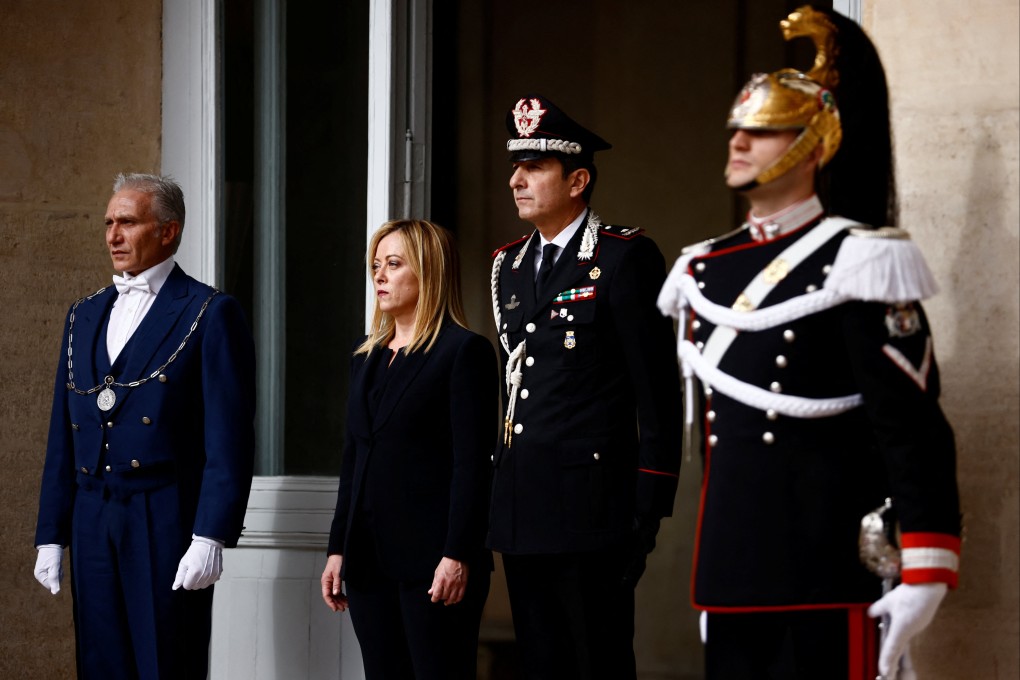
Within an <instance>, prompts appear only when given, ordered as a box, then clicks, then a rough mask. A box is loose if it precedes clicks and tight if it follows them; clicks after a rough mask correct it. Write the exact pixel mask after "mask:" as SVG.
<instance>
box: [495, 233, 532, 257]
mask: <svg viewBox="0 0 1020 680" xmlns="http://www.w3.org/2000/svg"><path fill="white" fill-rule="evenodd" d="M527 239H528V234H525V235H524V236H522V237H520V238H519V239H517V240H516V241H510V243H507V244H506V245H505V246H500V247H499V248H496V249H495V250H494V251H492V256H493V257H496V256H497V255H499V254H500V253H501V252H503V251H504V250H506V249H507V248H512V247H514V246H515V245H517V244H518V243H523V242H524V241H526V240H527Z"/></svg>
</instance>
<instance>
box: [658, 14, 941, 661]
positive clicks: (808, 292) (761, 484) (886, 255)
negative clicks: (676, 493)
mask: <svg viewBox="0 0 1020 680" xmlns="http://www.w3.org/2000/svg"><path fill="white" fill-rule="evenodd" d="M782 27H783V30H784V32H785V33H786V35H787V37H788V38H791V37H795V36H798V35H804V36H810V37H812V38H813V39H814V40H815V44H816V46H817V47H818V52H819V54H818V59H817V60H816V62H815V68H814V69H813V70H812V71H811V72H810V73H808V74H804V73H800V72H797V71H792V70H784V71H780V72H777V73H773V74H768V75H766V74H759V75H756V76H754V77H753V78H752V79H751V81H750V82H749V83H748V84H747V85H746V86H745V87H744V89H743V90H742V91H741V93H740V94H739V96H738V97H737V100H736V102H735V104H734V106H733V109H732V110H731V112H730V118H729V127H730V128H731V129H733V135H732V137H731V139H730V144H729V160H728V164H727V167H726V181H727V184H728V185H729V186H730V187H731V188H733V189H735V190H737V191H740V192H741V193H742V194H743V195H744V196H746V197H747V199H748V200H749V202H750V211H749V213H748V216H747V220H746V222H745V223H744V224H743V226H742V227H741V228H740V229H738V230H737V231H735V232H732V233H730V234H727V235H725V236H722V237H720V238H717V239H712V240H710V241H707V242H705V243H701V244H697V245H695V246H692V247H689V248H687V249H686V250H685V252H684V254H683V255H682V256H681V257H680V259H679V260H678V261H677V263H676V265H675V267H674V268H673V270H672V272H671V274H670V276H669V279H668V280H667V283H666V285H665V286H664V287H663V290H662V293H661V295H660V299H659V304H660V307H661V308H662V310H663V312H664V313H668V314H670V315H672V316H675V317H677V318H678V319H679V320H680V325H681V328H680V334H679V335H680V343H679V354H680V357H681V361H682V365H683V369H684V375H685V377H687V378H688V379H689V380H690V381H691V383H693V382H694V381H695V379H696V381H697V383H698V386H699V387H700V388H701V395H700V396H701V403H702V404H703V408H702V411H701V417H702V418H703V421H702V422H703V434H704V463H705V469H704V481H703V485H702V499H701V510H700V518H699V527H698V542H697V546H696V552H695V555H696V558H695V571H694V578H693V580H694V583H693V598H694V605H695V607H697V608H698V609H700V610H702V611H703V612H707V616H706V615H704V614H703V623H704V624H706V627H707V630H706V629H705V628H703V635H706V636H707V640H706V667H707V676H706V677H708V678H710V679H717V678H725V679H726V680H731V679H738V680H739V679H742V678H746V679H748V680H750V679H752V678H753V679H757V678H766V677H768V678H832V679H835V678H847V677H849V678H857V679H860V678H865V677H867V678H874V677H875V674H876V669H875V666H874V664H875V659H874V652H875V648H876V647H877V646H880V647H881V656H880V659H879V664H878V665H879V668H880V672H881V673H882V674H883V675H884V677H886V678H893V677H897V672H898V670H899V669H900V668H901V661H900V659H901V657H902V656H903V655H904V651H905V649H906V647H907V643H908V641H909V639H910V638H911V637H912V636H913V635H915V634H916V633H917V632H919V631H920V630H921V629H922V628H924V627H925V626H926V625H927V624H928V623H929V622H930V621H931V618H932V617H933V616H934V614H935V611H936V609H937V607H938V606H939V603H940V602H941V600H942V598H943V597H944V595H945V593H946V590H947V587H948V588H952V587H955V585H956V583H957V569H958V561H959V558H958V556H959V548H960V539H959V536H960V515H959V501H958V494H957V487H956V477H955V449H954V444H953V433H952V430H951V429H950V426H949V424H948V423H947V421H946V419H945V417H944V416H943V413H942V411H941V409H940V407H939V404H938V398H939V374H938V367H937V366H936V363H935V359H934V355H933V351H932V338H931V334H930V328H929V325H928V321H927V318H926V317H925V314H924V311H923V309H922V308H921V305H920V303H919V302H918V301H919V300H921V299H925V298H927V297H929V296H930V295H932V294H934V292H935V285H934V282H933V279H932V276H931V274H930V272H929V270H928V269H927V266H926V265H925V263H924V260H923V258H922V256H921V254H920V251H919V249H918V248H917V247H916V246H915V245H914V244H913V243H912V242H911V241H910V238H909V236H908V235H907V233H906V232H905V231H903V230H901V229H896V228H892V227H889V226H887V225H889V224H894V222H893V220H894V218H895V213H894V210H893V209H890V208H889V206H890V205H893V204H894V201H893V200H890V199H891V198H892V197H893V196H894V192H893V189H892V186H891V181H890V180H891V177H892V169H891V168H892V165H891V162H890V161H891V147H890V143H889V139H890V138H889V133H888V129H889V126H888V108H887V98H886V97H887V95H886V88H885V78H884V75H883V73H882V69H881V64H880V63H879V61H878V57H877V54H876V53H875V51H874V48H873V47H872V46H871V44H870V41H868V39H867V37H866V36H865V35H864V34H863V32H862V31H861V30H860V28H859V27H857V25H856V24H854V23H853V22H851V21H849V20H847V19H845V18H843V17H840V16H839V15H837V14H835V13H830V12H820V11H814V10H812V9H811V8H808V7H803V8H801V9H800V10H798V11H797V12H795V13H794V14H792V15H791V16H790V17H789V18H788V19H787V20H786V21H784V22H783V23H782ZM837 46H838V47H837ZM836 49H838V50H839V51H838V54H839V58H838V59H837V60H836V61H835V62H833V55H834V52H835V50H836ZM837 81H838V83H839V89H838V90H836V91H835V92H834V91H833V90H832V89H830V88H831V87H832V86H833V84H834V83H835V82H837ZM841 97H842V98H841ZM837 104H839V105H840V108H841V111H840V112H837V109H836V105H837ZM840 114H842V115H840ZM869 116H873V118H871V119H869ZM841 121H842V124H841ZM841 138H842V145H841ZM837 150H839V153H838V154H837ZM876 150H878V153H876ZM830 162H831V163H830ZM840 164H841V165H840ZM823 167H825V168H826V171H825V172H826V173H827V174H826V175H824V176H822V177H821V178H820V179H823V180H825V181H826V182H827V184H828V186H829V191H830V195H829V196H828V197H827V200H826V203H823V201H822V200H820V198H819V196H818V195H817V194H816V193H815V191H816V179H817V178H819V176H818V171H819V169H820V168H823ZM875 178H878V181H877V184H875V185H874V187H873V189H872V190H869V191H867V192H862V191H861V190H860V189H861V186H862V184H861V183H862V182H874V181H875ZM819 184H821V182H819ZM826 206H828V207H829V212H831V211H832V209H833V208H834V206H839V210H840V211H841V212H842V213H843V216H842V217H837V216H834V215H829V216H827V214H826V213H827V209H826ZM887 211H888V214H887ZM847 218H850V219H847ZM863 220H868V221H869V222H870V224H871V225H873V226H868V225H865V224H861V221H863ZM873 227H882V228H879V229H875V228H873ZM690 392H693V390H690ZM887 497H888V498H891V500H892V506H893V508H894V509H895V511H896V513H897V514H898V518H899V527H900V530H901V532H902V534H901V538H900V545H901V548H902V551H901V553H900V555H899V556H898V558H896V559H901V560H902V569H901V579H902V583H901V584H900V585H898V586H896V587H895V588H893V589H892V590H891V592H889V593H888V594H886V595H885V596H884V597H881V599H880V600H879V602H878V603H876V604H875V605H873V606H872V607H871V614H872V615H873V616H880V615H887V617H888V620H887V622H886V623H887V629H886V630H885V632H884V636H885V637H884V640H882V641H878V640H876V639H875V636H876V626H875V623H874V622H873V621H872V620H871V619H869V618H868V616H867V614H868V611H869V605H871V604H872V603H873V602H875V601H876V600H878V599H879V597H880V595H881V586H880V583H881V581H880V579H879V578H878V577H876V576H875V575H873V574H871V573H869V572H868V570H866V569H865V567H864V566H863V565H862V562H861V560H860V559H859V555H858V532H859V528H860V526H861V519H862V517H863V516H865V515H866V514H867V513H869V511H871V510H873V509H875V508H877V507H879V506H883V504H884V500H885V499H886V498H887ZM890 559H892V558H890ZM902 667H903V668H909V662H908V663H905V664H902ZM899 677H900V678H904V677H910V676H909V671H905V672H902V673H900V675H899Z"/></svg>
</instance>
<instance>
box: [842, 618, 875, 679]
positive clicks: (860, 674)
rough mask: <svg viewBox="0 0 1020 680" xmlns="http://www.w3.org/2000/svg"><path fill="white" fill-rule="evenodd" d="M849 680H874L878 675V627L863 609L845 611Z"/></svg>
mask: <svg viewBox="0 0 1020 680" xmlns="http://www.w3.org/2000/svg"><path fill="white" fill-rule="evenodd" d="M847 633H848V634H847V643H848V645H849V648H848V650H847V660H848V664H847V666H848V668H849V671H850V672H849V674H848V675H847V677H848V678H849V680H874V678H875V676H876V675H877V674H878V635H877V633H878V625H877V622H876V621H875V619H872V618H871V617H869V616H868V612H867V609H866V608H864V607H854V608H852V609H848V610H847Z"/></svg>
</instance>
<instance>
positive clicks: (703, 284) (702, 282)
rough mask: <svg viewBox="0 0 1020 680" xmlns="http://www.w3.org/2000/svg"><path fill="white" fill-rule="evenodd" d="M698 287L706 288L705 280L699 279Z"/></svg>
mask: <svg viewBox="0 0 1020 680" xmlns="http://www.w3.org/2000/svg"><path fill="white" fill-rule="evenodd" d="M698 288H700V289H701V290H704V289H705V282H704V281H698Z"/></svg>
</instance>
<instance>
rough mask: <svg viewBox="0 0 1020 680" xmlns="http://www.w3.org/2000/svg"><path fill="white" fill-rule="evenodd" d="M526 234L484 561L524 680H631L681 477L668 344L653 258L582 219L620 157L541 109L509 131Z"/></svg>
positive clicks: (509, 268) (509, 316)
mask: <svg viewBox="0 0 1020 680" xmlns="http://www.w3.org/2000/svg"><path fill="white" fill-rule="evenodd" d="M506 120H507V129H508V130H509V132H510V135H511V139H510V140H509V141H508V142H507V149H508V150H509V151H510V160H511V161H512V163H513V173H512V175H511V177H510V188H511V189H512V190H513V195H514V201H515V203H516V205H517V210H518V214H519V216H520V217H521V219H523V220H525V221H527V222H530V223H532V224H534V225H535V231H533V232H532V233H531V234H530V235H528V236H526V237H524V238H522V239H521V240H519V241H516V242H514V243H510V244H508V245H506V246H504V247H502V248H500V249H499V250H497V251H496V253H495V262H494V264H493V270H492V298H493V312H494V316H495V321H496V327H497V331H498V334H499V340H500V343H501V345H502V348H503V358H504V360H506V373H505V377H506V386H507V392H506V400H505V409H506V410H505V421H504V425H505V430H504V436H503V440H502V443H501V445H500V446H499V447H498V448H497V452H496V454H495V455H494V456H493V462H494V468H495V473H494V474H495V477H494V482H493V493H492V511H491V516H490V527H489V536H488V545H489V547H491V548H492V549H494V550H497V551H499V552H500V553H502V555H503V564H504V568H505V571H506V577H507V585H508V589H509V594H510V604H511V609H512V613H513V619H514V629H515V632H516V636H517V643H518V645H519V651H520V655H521V660H522V664H523V669H524V673H525V676H526V677H528V678H556V679H557V680H563V679H567V680H569V679H573V678H612V679H614V680H620V679H624V680H625V679H626V678H634V677H635V662H634V652H633V637H634V585H635V584H636V582H637V579H638V577H639V576H640V575H641V572H642V571H643V569H644V561H645V555H646V554H647V552H648V551H650V550H651V548H652V546H653V545H654V540H655V534H656V532H657V530H658V526H659V520H660V518H662V517H666V516H669V515H670V514H671V511H672V507H673V497H674V495H675V493H676V484H677V472H678V470H679V466H680V445H681V443H680V438H681V427H680V419H679V418H678V417H677V415H676V414H677V409H678V408H679V404H680V385H679V376H678V371H677V370H676V360H675V358H674V355H673V343H674V341H675V336H674V334H673V328H672V325H671V323H670V322H669V320H668V319H665V318H663V317H662V315H661V314H660V313H659V312H658V310H657V309H656V307H655V298H656V295H657V293H658V290H659V288H660V286H661V284H662V282H663V280H664V278H665V266H664V262H663V258H662V255H661V253H660V252H659V250H658V248H657V247H656V245H655V244H654V243H653V242H652V241H651V240H650V239H648V238H647V237H645V236H643V235H641V233H640V230H639V229H628V228H624V227H617V226H610V225H607V224H604V223H603V222H602V220H601V219H600V218H599V216H598V215H597V214H596V213H595V212H594V211H593V210H592V209H591V208H590V207H588V203H589V200H590V197H591V193H592V190H593V189H594V185H595V178H596V170H595V165H594V162H593V154H594V153H595V152H596V151H600V150H604V149H608V148H609V146H610V145H609V144H607V143H606V142H605V141H604V140H602V139H601V138H600V137H598V136H597V135H595V134H594V133H592V132H590V131H589V130H587V129H585V128H584V127H582V126H581V125H579V124H578V123H576V122H575V121H573V120H572V119H570V118H569V117H568V116H567V115H566V114H565V113H564V112H563V111H562V110H560V109H559V108H557V107H556V106H555V105H554V104H553V103H552V102H550V101H549V100H548V99H546V98H545V97H542V96H540V95H529V96H526V97H523V98H521V99H520V100H519V101H518V102H517V103H516V104H515V105H514V106H513V107H512V109H511V110H510V111H509V113H508V114H507V119H506Z"/></svg>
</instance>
